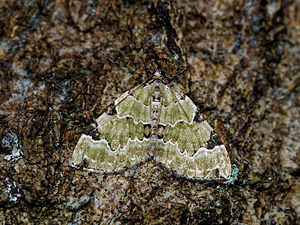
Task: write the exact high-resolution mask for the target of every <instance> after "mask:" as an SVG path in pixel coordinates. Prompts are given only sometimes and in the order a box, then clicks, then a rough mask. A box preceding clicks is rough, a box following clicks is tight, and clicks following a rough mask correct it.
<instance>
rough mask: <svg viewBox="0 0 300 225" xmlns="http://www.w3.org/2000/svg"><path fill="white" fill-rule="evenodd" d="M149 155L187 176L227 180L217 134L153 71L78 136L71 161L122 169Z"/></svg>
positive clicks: (96, 167) (227, 166)
mask: <svg viewBox="0 0 300 225" xmlns="http://www.w3.org/2000/svg"><path fill="white" fill-rule="evenodd" d="M148 160H153V161H154V162H156V163H157V164H158V165H160V166H161V167H163V168H164V169H165V170H166V171H168V172H170V173H172V174H174V175H177V176H180V177H184V178H187V179H200V180H202V179H203V180H206V179H207V180H210V179H212V180H215V179H216V180H218V179H228V178H230V175H231V163H230V159H229V156H228V153H227V151H226V148H225V146H224V144H223V143H222V141H221V139H220V137H219V136H218V135H217V134H216V132H215V131H214V130H213V129H212V128H211V126H210V125H209V124H208V123H207V121H206V120H204V118H203V117H202V115H201V114H200V113H199V111H198V110H197V107H196V106H195V104H194V103H193V102H192V101H191V99H190V98H189V97H187V96H186V95H184V94H183V93H182V92H181V91H179V90H175V89H174V90H173V89H171V88H170V87H169V86H168V85H167V83H166V82H165V81H164V79H163V78H162V76H161V74H160V73H159V72H156V73H155V74H154V75H153V77H152V79H151V80H150V81H148V82H146V83H145V84H143V85H140V86H138V87H137V88H134V89H132V90H130V91H127V92H125V93H124V94H123V95H121V96H120V97H119V98H118V99H117V100H116V101H115V104H114V105H113V106H112V107H110V109H109V110H108V111H107V112H105V113H103V114H102V115H101V116H100V117H99V118H98V119H97V120H96V121H95V123H93V124H92V125H90V126H89V127H88V129H87V130H86V132H85V133H84V134H83V135H82V136H81V138H80V139H79V141H78V143H77V145H76V147H75V150H74V153H73V156H72V165H73V166H75V167H77V168H80V167H83V168H87V169H89V170H92V171H97V172H103V173H115V172H122V171H124V170H126V169H131V168H136V167H137V166H138V165H140V164H142V163H144V162H146V161H148Z"/></svg>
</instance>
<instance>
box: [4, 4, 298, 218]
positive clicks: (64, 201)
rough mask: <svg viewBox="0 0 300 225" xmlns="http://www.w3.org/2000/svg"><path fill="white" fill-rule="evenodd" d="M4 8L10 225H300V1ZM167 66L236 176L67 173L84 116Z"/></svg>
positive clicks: (150, 170)
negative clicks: (217, 179) (198, 178)
mask: <svg viewBox="0 0 300 225" xmlns="http://www.w3.org/2000/svg"><path fill="white" fill-rule="evenodd" d="M83 2H84V3H83ZM0 5H1V11H0V65H1V67H0V166H1V170H0V221H1V222H0V223H1V224H92V223H95V224H99V223H102V224H239V223H243V224H297V223H298V224H299V223H300V221H299V219H298V218H299V214H300V178H299V175H300V170H299V154H300V153H299V148H300V146H299V139H300V121H299V114H300V112H299V111H300V108H299V100H300V99H299V98H300V95H299V91H300V88H299V81H300V1H299V0H295V1H292V0H285V1H283V0H282V1H281V0H268V1H263V0H250V1H245V0H244V1H243V0H235V1H230V0H228V1H222V0H220V1H204V0H203V1H201V0H199V1H180V2H179V1H178V2H169V1H163V2H160V1H153V2H151V1H132V0H131V1H130V0H128V1H110V0H107V1H94V0H88V1H79V0H73V1H72V0H71V1H67V0H58V1H48V0H44V1H43V0H40V1H38V0H36V1H35V0H31V1H30V0H28V1H21V0H19V1H18V0H2V1H0ZM158 66H159V67H161V68H162V69H163V71H165V72H166V73H167V75H166V77H167V78H168V80H169V81H170V84H171V85H174V86H180V88H182V90H184V92H185V93H186V94H187V95H188V96H189V97H190V98H191V99H192V100H193V101H194V103H195V104H196V105H197V106H198V107H199V109H200V110H201V111H202V112H203V114H204V115H205V116H206V117H207V120H208V121H209V123H210V124H211V125H213V126H214V127H215V129H216V130H217V132H218V133H219V135H220V136H221V137H222V140H223V141H224V143H225V144H226V147H227V149H228V150H229V152H230V157H231V161H232V164H233V169H234V173H233V176H234V177H233V179H232V180H231V181H230V182H227V183H226V184H222V183H214V182H213V183H207V182H191V181H186V180H181V179H177V178H176V177H173V176H171V175H169V174H166V173H164V172H163V171H162V170H161V169H160V168H159V167H158V166H156V165H154V164H153V163H151V162H149V163H147V164H145V165H143V166H141V167H140V168H138V169H136V170H134V171H128V172H125V173H123V174H119V175H110V176H101V175H97V174H93V173H87V172H84V171H80V170H76V169H74V168H70V167H69V160H70V157H71V155H72V152H73V149H74V146H75V145H76V142H77V141H78V139H79V137H80V135H81V133H82V132H83V131H84V130H85V129H86V127H87V126H88V124H90V123H91V121H92V120H93V119H94V118H97V117H98V116H99V115H100V114H101V113H102V112H103V111H104V110H105V108H106V106H107V105H108V104H110V103H112V102H113V101H114V100H115V99H116V98H117V97H118V96H120V95H121V94H122V93H124V92H125V91H126V90H128V89H130V88H132V87H134V86H136V85H138V84H140V83H142V82H143V81H144V80H146V79H147V77H148V76H149V73H150V72H153V71H154V70H155V68H157V67H158Z"/></svg>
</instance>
